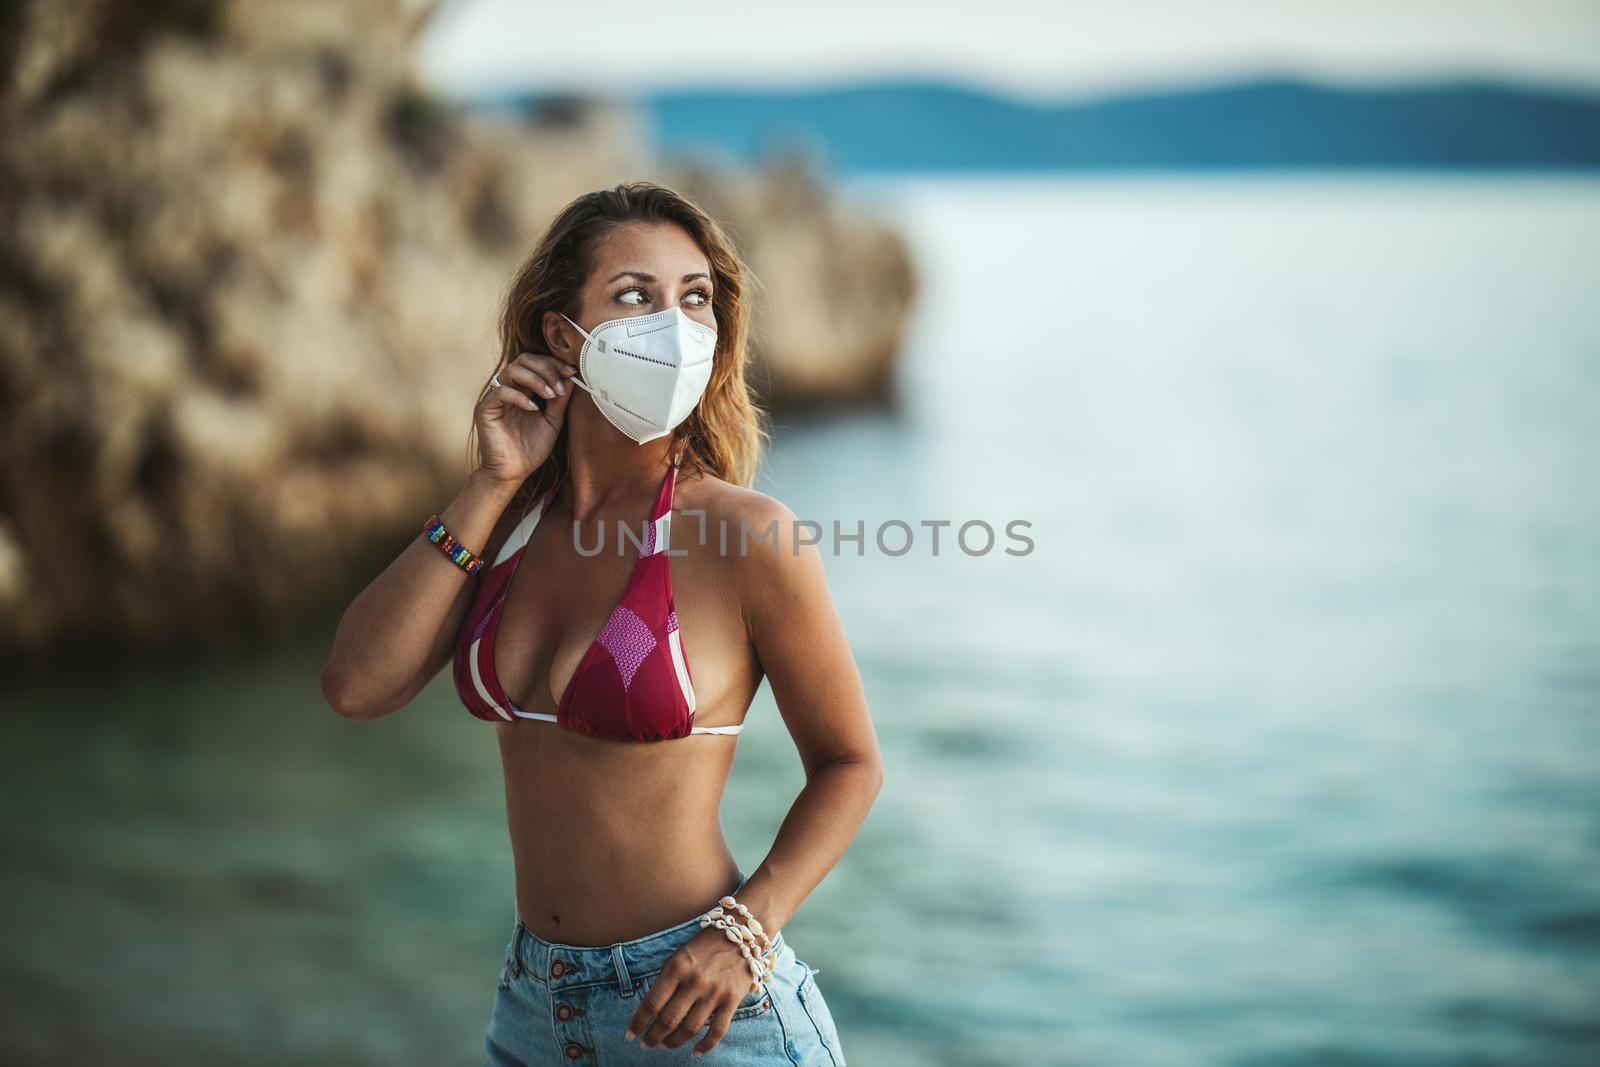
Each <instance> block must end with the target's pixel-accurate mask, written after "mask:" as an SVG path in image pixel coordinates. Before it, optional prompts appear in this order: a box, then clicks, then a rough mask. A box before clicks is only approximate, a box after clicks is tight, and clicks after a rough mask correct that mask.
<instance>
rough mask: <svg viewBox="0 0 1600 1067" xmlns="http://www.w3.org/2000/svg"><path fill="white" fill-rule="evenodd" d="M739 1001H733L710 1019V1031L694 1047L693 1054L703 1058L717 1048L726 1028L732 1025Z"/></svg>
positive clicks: (726, 1030)
mask: <svg viewBox="0 0 1600 1067" xmlns="http://www.w3.org/2000/svg"><path fill="white" fill-rule="evenodd" d="M743 999H744V998H743V997H741V998H739V1000H743ZM739 1000H735V1001H733V1002H732V1003H730V1004H728V1005H726V1006H724V1007H722V1008H720V1009H718V1011H717V1013H716V1014H715V1015H713V1016H712V1017H711V1029H709V1030H707V1031H706V1036H705V1037H702V1038H701V1039H700V1043H699V1044H697V1045H695V1047H694V1050H695V1052H697V1053H699V1054H700V1055H702V1056H703V1055H705V1054H706V1053H707V1052H710V1051H711V1050H712V1049H714V1048H716V1047H717V1042H718V1041H721V1040H722V1035H723V1034H726V1033H727V1032H728V1027H729V1026H731V1025H733V1012H734V1009H736V1008H737V1007H738V1006H739Z"/></svg>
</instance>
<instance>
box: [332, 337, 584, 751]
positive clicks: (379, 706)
mask: <svg viewBox="0 0 1600 1067" xmlns="http://www.w3.org/2000/svg"><path fill="white" fill-rule="evenodd" d="M575 371H576V368H575V367H573V366H571V365H570V364H567V363H563V362H561V361H560V360H558V359H556V358H554V357H553V356H546V355H535V354H530V353H528V352H523V353H520V354H519V355H518V356H517V357H516V358H515V359H513V360H512V361H511V362H509V363H507V364H506V365H505V366H504V367H502V368H500V371H499V381H500V384H499V385H498V386H495V385H494V384H493V380H491V385H490V388H488V389H486V390H485V391H484V394H483V395H482V396H481V397H479V398H478V403H477V406H476V407H475V408H474V409H473V413H472V417H473V423H474V425H475V426H476V428H477V431H478V444H479V449H480V451H481V453H482V457H481V459H480V461H479V466H478V467H477V469H475V470H474V471H473V472H472V473H471V474H470V475H468V476H467V484H466V486H465V487H464V488H463V489H462V490H461V492H460V493H459V494H458V495H457V496H456V498H455V500H453V501H451V502H450V505H449V506H448V507H446V508H445V509H444V510H443V511H441V512H440V513H439V520H440V521H441V522H443V523H444V525H445V529H447V530H449V531H450V535H451V536H452V537H454V538H455V539H456V540H457V541H459V542H461V543H462V544H463V545H465V546H466V547H467V548H468V549H470V550H472V551H473V552H475V553H477V554H478V555H480V556H482V557H484V559H485V560H492V559H494V556H495V553H496V552H498V551H499V547H500V545H501V544H503V543H504V541H505V538H506V537H507V536H509V533H510V530H509V522H510V521H511V520H514V519H515V516H507V515H506V514H505V512H506V507H507V505H509V504H510V503H511V500H512V498H513V497H514V496H516V493H517V490H518V489H520V488H521V487H522V485H523V483H524V482H525V481H527V479H528V476H529V475H531V474H532V473H533V472H534V471H535V470H537V469H538V468H539V465H540V464H541V463H543V462H544V461H545V459H546V457H548V456H549V455H550V450H551V449H552V448H554V447H555V442H556V437H557V436H558V435H559V434H560V432H561V424H562V422H563V420H564V419H565V418H566V413H567V402H568V401H570V400H571V399H572V394H573V393H575V392H577V390H576V389H573V388H569V387H567V386H566V385H565V384H564V382H565V380H566V379H567V378H569V377H570V376H571V375H572V374H573V373H574V372H575ZM534 393H537V394H538V395H540V396H542V397H544V398H545V399H544V401H543V403H542V405H541V404H540V403H539V402H538V401H535V400H534V399H533V395H532V394H534ZM503 520H504V521H503ZM480 545H481V546H483V547H481V548H480V547H479V546H480ZM484 566H485V567H487V566H488V564H487V563H485V564H484ZM482 582H483V569H482V568H480V569H479V571H478V573H477V574H474V575H468V574H467V572H466V571H464V570H462V569H461V568H460V567H458V566H456V565H455V563H453V562H452V561H451V560H449V559H448V558H446V557H445V554H444V553H443V552H440V551H439V547H438V546H437V545H434V544H432V543H430V542H429V541H428V540H427V539H426V538H424V537H421V536H418V537H413V538H412V539H411V543H410V544H409V545H407V546H406V550H405V551H404V552H402V553H400V555H399V557H398V558H397V559H396V560H395V561H394V562H393V563H391V564H389V566H387V567H385V568H384V571H383V573H382V574H380V575H378V576H377V577H376V578H374V579H373V580H372V584H371V585H368V586H367V587H366V588H365V589H363V590H362V591H361V595H360V596H358V597H356V599H355V600H354V601H353V602H352V603H351V605H350V606H349V607H348V608H346V609H345V613H344V617H343V618H341V619H340V620H339V629H338V631H337V632H336V633H335V634H334V638H333V651H332V652H330V653H329V654H328V663H327V665H326V666H324V667H323V668H322V695H323V696H324V697H326V698H327V701H328V704H329V705H330V706H331V707H332V708H333V710H334V711H336V712H338V713H339V714H340V715H343V716H344V717H345V718H347V719H356V720H359V721H362V722H366V721H370V720H372V719H377V718H381V717H382V716H384V715H389V714H392V713H393V712H396V711H399V710H400V709H401V708H403V707H405V706H406V705H407V704H409V703H410V702H411V699H412V698H413V697H415V696H416V695H417V693H418V692H419V691H420V690H421V689H422V687H423V686H425V685H427V684H428V681H429V679H431V678H432V677H433V676H434V675H436V674H438V673H439V668H441V667H443V666H444V665H445V663H446V662H448V661H449V659H450V653H451V651H452V649H453V647H454V645H455V641H456V638H457V637H459V636H460V634H461V626H462V624H463V623H464V622H465V621H466V616H467V612H468V611H469V610H471V608H472V600H473V597H474V596H476V595H477V592H478V587H479V586H480V585H481V584H482Z"/></svg>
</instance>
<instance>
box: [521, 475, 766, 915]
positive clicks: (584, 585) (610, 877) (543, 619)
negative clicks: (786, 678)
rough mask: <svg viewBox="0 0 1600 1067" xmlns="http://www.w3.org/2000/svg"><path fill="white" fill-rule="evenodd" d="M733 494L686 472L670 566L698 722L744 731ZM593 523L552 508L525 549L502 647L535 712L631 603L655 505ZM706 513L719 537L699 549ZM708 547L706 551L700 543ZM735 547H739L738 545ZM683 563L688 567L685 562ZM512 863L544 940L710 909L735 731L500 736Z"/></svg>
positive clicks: (754, 680)
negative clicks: (724, 523) (635, 737)
mask: <svg viewBox="0 0 1600 1067" xmlns="http://www.w3.org/2000/svg"><path fill="white" fill-rule="evenodd" d="M738 492H739V490H736V489H734V488H733V487H731V486H728V485H727V484H726V483H721V482H717V481H714V480H711V479H706V478H701V477H694V476H691V475H689V473H688V472H686V471H685V472H683V473H681V474H680V475H679V478H678V481H677V487H676V491H675V494H674V500H673V512H674V514H673V519H672V525H673V530H674V533H673V536H672V538H671V546H672V552H673V555H672V556H671V557H670V564H669V566H670V570H671V581H672V592H673V596H674V598H675V600H676V604H677V614H678V620H679V626H680V629H681V633H680V636H681V639H682V643H683V650H684V654H685V657H686V658H687V659H688V661H689V664H690V668H691V670H692V671H693V675H694V690H695V694H696V697H697V707H696V710H695V719H694V721H695V723H696V724H697V725H702V726H721V725H729V724H733V723H738V722H741V721H742V720H743V718H744V715H745V712H746V710H747V709H748V708H749V705H750V701H751V699H752V698H753V696H754V695H755V691H756V689H757V687H758V686H759V685H760V682H761V670H760V665H759V662H758V660H757V658H756V655H755V651H754V649H753V647H752V646H751V643H750V639H749V636H748V633H747V631H746V629H745V626H744V621H743V616H742V613H741V610H740V600H739V588H738V582H737V579H736V576H735V574H734V567H735V565H736V559H735V558H734V556H733V555H732V554H724V553H722V552H721V551H719V538H718V537H717V535H716V530H717V529H718V524H719V521H720V520H721V519H722V518H723V517H724V516H725V514H726V509H727V507H728V505H729V497H730V494H734V493H738ZM642 499H643V503H640V502H639V501H637V500H636V501H635V502H634V504H633V506H631V507H629V508H628V509H627V513H623V512H622V511H621V510H620V509H619V511H617V512H616V513H605V514H601V515H598V516H595V517H594V518H593V519H590V520H588V521H586V522H585V524H584V527H583V530H582V532H581V537H582V546H583V548H584V549H585V550H586V551H589V552H593V549H594V547H595V544H596V540H597V538H598V537H599V536H600V534H599V531H598V529H597V526H596V522H595V520H599V522H600V523H601V524H603V528H604V538H605V540H604V548H603V550H602V551H600V552H599V553H598V554H597V555H589V556H585V555H583V554H582V553H580V552H579V550H578V548H579V546H578V544H577V543H575V541H574V534H573V525H572V514H571V512H570V510H568V507H567V505H566V504H564V503H562V502H561V501H560V500H559V499H556V500H552V501H551V502H550V504H549V506H548V509H547V510H546V512H545V513H544V515H543V516H542V517H541V518H540V520H539V524H538V526H537V527H536V528H535V529H534V531H533V535H532V538H531V539H530V540H529V542H528V546H527V549H526V554H525V556H524V559H523V564H524V565H523V566H521V567H519V568H518V574H517V575H516V576H515V578H514V579H513V581H512V582H511V585H510V587H509V590H508V592H507V596H506V600H505V603H504V605H503V606H502V608H501V615H500V620H499V625H498V632H497V635H496V644H495V647H494V662H495V666H496V673H497V674H498V677H499V681H500V684H501V685H502V686H503V687H504V690H505V692H506V694H507V695H508V696H509V697H511V698H512V700H513V702H514V703H515V704H516V705H517V706H519V707H521V708H524V709H526V710H529V711H539V712H553V711H554V710H555V708H556V705H557V703H558V695H559V694H560V693H561V692H562V691H563V689H564V687H565V686H566V684H567V682H568V680H569V679H570V678H571V677H572V676H573V674H574V672H575V671H576V670H577V669H578V664H579V662H580V661H581V660H582V659H583V657H584V655H585V653H586V652H587V651H588V649H589V647H590V645H591V643H592V642H593V641H594V639H595V636H596V634H597V633H598V632H599V630H600V628H601V627H602V626H603V625H605V622H606V619H607V618H608V616H609V615H610V613H611V612H612V610H613V609H614V608H615V607H616V605H617V603H618V601H619V600H620V599H621V597H622V595H623V592H624V590H625V589H626V587H627V585H628V580H629V576H630V574H631V573H632V570H633V566H634V562H635V557H636V554H637V553H636V549H635V546H634V545H633V544H632V542H623V543H622V551H621V553H620V554H619V553H618V536H617V521H618V520H621V521H622V522H624V523H627V524H628V526H629V529H630V530H632V531H633V532H634V535H635V536H638V533H639V530H640V527H641V524H642V523H643V521H644V519H645V518H646V517H647V515H648V513H649V498H648V497H645V498H642ZM696 509H704V510H705V512H706V526H705V529H706V530H707V531H708V536H707V537H705V538H702V537H701V530H702V524H701V522H700V519H699V516H697V515H694V514H689V515H684V514H683V512H684V511H685V510H688V511H690V512H693V511H694V510H696ZM702 539H703V540H705V541H707V542H708V543H706V544H701V543H700V542H701V540H702ZM734 543H735V545H736V544H737V542H736V541H735V542H734ZM679 552H682V553H683V554H682V555H678V554H677V553H679ZM496 732H497V733H498V735H499V741H500V753H501V761H502V765H503V768H504V772H505V789H506V813H507V819H508V823H509V827H510V833H511V844H512V854H513V857H514V860H515V864H516V899H517V909H518V914H519V915H520V916H521V918H522V921H523V922H524V923H525V924H526V925H527V927H528V928H529V929H530V930H532V931H533V932H534V933H536V934H538V935H539V936H540V937H543V938H546V939H548V940H551V941H556V942H560V943H564V944H575V945H604V944H610V943H613V942H616V941H621V940H628V939H630V938H633V937H637V936H641V935H643V934H647V933H651V932H653V931H655V930H659V929H661V928H663V927H665V926H669V925H671V924H673V923H676V922H679V921H681V920H682V919H683V918H684V916H685V915H686V914H689V913H691V912H694V911H697V910H699V909H702V908H704V907H705V906H706V902H707V901H708V900H714V899H716V897H717V896H718V895H720V894H721V893H722V892H724V891H725V889H726V886H727V885H728V884H730V881H731V880H736V879H737V877H738V867H737V865H736V863H735V861H734V858H733V855H732V853H731V852H730V851H729V850H728V847H727V844H726V842H725V840H724V839H723V836H722V828H721V824H720V821H719V817H718V811H719V807H720V803H721V799H722V792H723V787H724V785H725V783H726V781H727V777H728V772H729V770H730V768H731V767H732V765H733V754H734V747H735V744H736V741H737V736H738V735H718V734H692V735H689V736H686V737H681V738H676V739H672V740H666V741H649V742H640V741H619V740H613V739H611V738H605V737H594V736H591V735H589V734H585V733H583V732H581V731H577V730H570V729H564V728H562V727H560V726H557V725H555V724H553V723H546V722H543V721H538V720H527V719H523V720H519V721H516V722H509V723H501V724H497V725H496Z"/></svg>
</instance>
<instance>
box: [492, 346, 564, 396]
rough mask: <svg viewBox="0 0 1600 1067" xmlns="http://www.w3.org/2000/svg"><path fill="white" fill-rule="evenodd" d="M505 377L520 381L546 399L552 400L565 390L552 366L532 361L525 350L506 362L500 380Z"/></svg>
mask: <svg viewBox="0 0 1600 1067" xmlns="http://www.w3.org/2000/svg"><path fill="white" fill-rule="evenodd" d="M507 378H511V379H512V380H514V381H517V382H521V383H522V384H523V385H526V386H527V387H528V388H530V389H532V390H533V391H534V392H535V393H536V394H538V395H539V396H542V397H544V398H545V399H546V400H554V399H555V398H556V397H557V396H559V395H560V394H561V393H563V392H565V391H566V390H565V387H564V386H562V384H561V376H560V375H559V374H557V373H556V371H555V368H554V367H547V366H543V365H541V364H538V363H535V362H533V358H532V357H530V356H529V355H528V354H527V353H526V352H524V353H523V354H522V355H520V356H518V357H517V358H516V359H515V360H514V361H512V362H511V363H508V364H507V365H506V368H505V370H503V371H501V372H500V380H501V381H504V380H505V379H507Z"/></svg>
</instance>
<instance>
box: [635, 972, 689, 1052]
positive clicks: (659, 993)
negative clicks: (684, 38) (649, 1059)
mask: <svg viewBox="0 0 1600 1067" xmlns="http://www.w3.org/2000/svg"><path fill="white" fill-rule="evenodd" d="M677 988H678V983H677V981H676V980H675V979H674V978H673V976H672V975H670V974H669V973H668V972H667V971H665V970H663V971H662V972H661V973H660V974H658V975H656V980H655V981H653V982H651V983H650V988H648V989H646V990H645V991H644V993H643V994H642V995H641V996H640V997H639V1006H638V1007H637V1008H635V1009H633V1014H632V1015H630V1016H629V1017H628V1025H627V1028H626V1030H625V1032H624V1033H623V1036H624V1037H626V1038H627V1039H628V1040H629V1041H632V1040H633V1039H634V1038H635V1037H637V1036H639V1034H640V1033H641V1032H642V1031H644V1030H645V1029H646V1028H648V1027H649V1026H650V1024H651V1023H652V1022H654V1021H655V1017H656V1013H657V1012H659V1011H660V1010H661V1009H662V1008H664V1007H666V1006H667V1001H669V1000H670V999H672V994H673V992H674V990H676V989H677Z"/></svg>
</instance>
